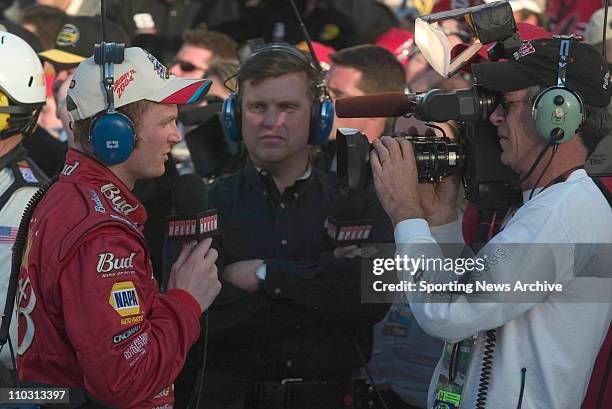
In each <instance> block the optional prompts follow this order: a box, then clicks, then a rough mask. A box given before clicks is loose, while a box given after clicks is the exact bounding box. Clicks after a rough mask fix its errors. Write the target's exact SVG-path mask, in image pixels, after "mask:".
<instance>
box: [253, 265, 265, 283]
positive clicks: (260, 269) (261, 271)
mask: <svg viewBox="0 0 612 409" xmlns="http://www.w3.org/2000/svg"><path fill="white" fill-rule="evenodd" d="M266 273H267V270H266V264H265V263H264V264H260V265H259V266H257V269H255V276H256V277H257V278H259V279H260V280H265V279H266Z"/></svg>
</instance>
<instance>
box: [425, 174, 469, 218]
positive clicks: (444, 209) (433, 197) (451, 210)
mask: <svg viewBox="0 0 612 409" xmlns="http://www.w3.org/2000/svg"><path fill="white" fill-rule="evenodd" d="M460 182H461V176H459V175H451V176H447V177H445V178H444V179H442V180H441V181H440V182H436V183H420V184H419V193H420V196H421V206H422V207H423V210H424V211H425V218H426V219H427V222H428V223H429V225H430V226H440V225H442V224H447V223H450V222H452V221H454V220H456V219H457V207H456V204H457V196H458V195H459V183H460Z"/></svg>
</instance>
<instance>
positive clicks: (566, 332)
mask: <svg viewBox="0 0 612 409" xmlns="http://www.w3.org/2000/svg"><path fill="white" fill-rule="evenodd" d="M562 45H563V46H562ZM568 46H569V57H566V55H567V53H566V52H567V51H568ZM559 67H560V68H559ZM563 67H565V68H563ZM472 72H473V73H475V75H476V76H477V78H478V80H479V82H480V83H481V84H482V85H483V86H484V87H486V88H488V89H491V90H493V91H498V92H500V93H502V97H501V103H500V105H499V106H498V107H497V108H496V109H495V111H494V112H493V113H492V114H491V115H490V121H491V122H492V123H493V124H494V125H495V126H496V127H497V129H498V135H499V138H500V144H501V147H502V150H503V153H502V157H501V159H502V162H503V163H504V164H506V165H508V166H510V167H511V168H512V169H513V170H514V171H516V172H517V173H518V174H519V175H520V176H521V188H522V189H523V191H524V192H523V198H524V204H523V205H522V207H520V208H519V209H518V210H517V211H516V212H515V213H514V215H512V216H511V217H509V219H508V220H506V221H505V222H504V227H503V229H502V231H501V232H500V233H499V234H497V235H496V236H495V237H493V239H492V240H491V241H490V242H489V243H488V244H487V245H486V246H485V247H484V248H483V249H482V250H481V251H480V252H479V253H478V255H477V256H476V259H478V258H480V259H481V260H482V259H483V257H484V256H492V255H497V256H499V255H500V254H501V255H503V256H505V257H503V258H500V257H496V258H495V259H494V260H493V261H494V262H490V261H489V262H486V263H485V265H484V269H481V271H479V274H478V276H479V277H476V275H474V274H473V275H472V276H471V277H466V280H467V282H468V283H473V282H474V280H475V279H478V280H480V282H483V281H486V282H488V283H499V284H508V285H510V288H511V289H513V288H514V289H515V288H516V287H515V285H516V283H517V282H519V281H520V282H523V283H531V284H533V283H536V282H539V283H544V282H547V283H549V284H555V285H556V286H555V287H554V289H551V287H548V288H547V289H544V290H542V291H538V292H533V291H532V292H529V291H526V292H520V291H518V292H516V291H514V292H513V291H509V292H492V293H486V292H482V291H478V290H476V291H475V292H473V293H469V292H460V293H459V294H449V295H448V297H445V298H442V297H441V298H440V299H439V300H438V301H437V302H430V301H431V299H430V298H428V295H427V294H424V293H419V292H411V291H407V292H406V294H407V296H408V299H409V301H410V303H411V307H412V310H413V313H414V314H415V316H416V318H417V320H418V321H419V323H420V324H421V326H422V327H423V328H424V329H425V331H426V332H428V333H430V334H431V335H433V336H436V337H438V338H441V339H444V340H446V341H447V348H446V351H447V353H445V354H444V355H443V357H442V358H441V360H440V362H439V364H438V368H437V371H436V373H435V374H434V377H433V378H432V384H431V387H430V397H429V405H430V406H433V405H434V404H435V405H440V406H438V407H448V406H450V405H451V404H452V405H454V407H459V408H473V407H475V406H477V402H478V403H481V404H483V403H484V402H486V406H487V407H492V408H501V409H505V408H517V407H519V408H520V407H524V408H542V407H546V408H553V409H570V408H571V409H573V408H578V407H580V404H581V402H582V399H583V397H584V394H585V392H586V386H587V383H588V380H589V376H590V374H591V370H592V367H593V362H594V360H595V357H596V354H597V352H598V350H599V348H600V346H601V344H602V341H603V339H604V336H605V333H606V331H607V329H608V325H609V323H610V319H611V318H612V305H611V304H610V294H611V292H612V283H611V280H610V279H609V278H596V277H597V274H598V273H603V274H608V275H609V273H610V272H609V263H610V261H609V260H608V261H606V260H603V258H605V257H606V254H607V255H609V253H610V252H609V250H608V251H607V252H606V249H605V248H603V245H602V244H603V243H612V213H611V212H610V204H609V203H607V202H606V198H605V196H604V194H603V193H602V191H601V189H600V188H599V187H598V186H597V185H596V184H595V183H594V182H593V180H592V179H591V178H590V177H589V176H588V175H587V174H586V172H585V171H584V169H583V167H584V163H585V160H586V158H587V155H588V154H589V153H590V152H591V151H592V150H593V149H594V147H595V146H596V145H597V143H598V142H599V141H600V140H601V138H603V137H604V135H606V134H607V133H608V131H609V130H610V116H609V114H608V112H607V110H606V106H607V105H608V102H609V99H610V96H609V89H610V75H609V73H608V70H607V66H606V63H605V61H603V59H602V58H601V55H599V53H598V52H597V50H595V49H594V48H593V47H592V46H590V45H587V44H584V43H579V42H578V41H577V40H575V39H559V38H555V39H550V38H546V39H537V40H531V41H525V42H523V43H522V45H521V47H520V49H519V50H518V51H517V52H516V53H514V54H513V57H512V58H511V59H509V60H507V61H499V62H488V63H482V64H475V65H473V66H472ZM558 83H560V84H565V86H567V88H561V89H557V88H551V89H548V87H554V86H556V85H557V84H558ZM544 90H546V92H545V93H543V92H542V91H544ZM570 90H571V91H570ZM578 100H581V103H580V104H577V102H576V101H578ZM534 103H537V106H536V108H537V109H536V110H535V113H534V114H533V115H534V117H535V118H537V120H536V119H534V117H532V108H533V107H534ZM577 105H581V107H577ZM581 111H582V113H584V118H582V113H581ZM564 121H565V122H564ZM570 124H571V125H570ZM374 145H375V152H374V153H372V155H371V163H372V168H373V172H374V181H375V185H376V187H377V191H378V194H379V197H380V199H381V203H382V204H383V206H384V207H385V209H386V210H387V212H388V214H389V216H390V217H391V219H392V221H393V223H394V224H395V239H396V243H397V245H398V254H400V255H411V254H419V255H423V257H424V258H427V259H429V258H433V259H440V258H443V255H442V252H441V250H440V248H439V247H438V245H437V243H439V242H457V243H461V242H462V238H461V237H460V233H459V232H460V229H459V223H458V221H457V214H456V211H455V207H454V206H455V201H456V196H457V190H458V181H457V180H455V179H454V178H453V177H449V178H446V179H444V180H443V181H442V182H441V183H439V184H437V185H435V186H432V185H429V184H428V185H424V186H419V185H418V183H417V174H416V166H415V163H414V153H413V149H412V146H411V145H410V144H409V143H407V142H406V141H403V140H399V141H398V140H394V139H391V138H383V139H382V141H375V142H374ZM511 243H525V244H523V245H522V246H519V245H512V244H511ZM550 243H556V244H550ZM576 243H589V244H587V245H580V246H578V245H576ZM499 251H501V252H503V253H499ZM606 263H608V265H607V268H606V265H605V264H606ZM588 276H591V277H588ZM577 277H579V278H577ZM599 277H601V276H599ZM403 278H404V279H405V280H408V281H410V282H415V283H416V282H419V283H420V282H422V280H425V281H427V282H428V283H438V284H449V283H450V284H452V283H453V282H457V278H458V276H457V275H456V274H455V273H454V272H443V271H435V270H420V271H414V270H411V269H406V270H405V271H404V273H403ZM558 285H560V286H561V290H559V287H558ZM455 346H456V347H458V348H455ZM485 353H486V355H485ZM457 362H459V364H458V365H456V364H457ZM455 381H456V382H455ZM479 388H480V391H479ZM444 404H446V405H447V406H443V405H444ZM521 405H522V406H521ZM482 406H483V407H484V404H483V405H482Z"/></svg>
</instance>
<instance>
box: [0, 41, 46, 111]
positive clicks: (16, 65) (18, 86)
mask: <svg viewBox="0 0 612 409" xmlns="http://www.w3.org/2000/svg"><path fill="white" fill-rule="evenodd" d="M0 92H2V93H4V94H5V95H6V96H8V97H9V98H10V99H12V100H13V101H15V102H17V103H19V104H41V103H44V102H45V98H46V95H47V89H46V87H45V73H44V70H43V66H42V64H41V63H40V59H39V58H38V55H37V54H36V52H35V51H34V50H33V49H32V47H30V46H29V45H28V43H26V42H25V41H24V40H22V39H21V38H20V37H18V36H16V35H15V34H11V33H8V32H4V31H0Z"/></svg>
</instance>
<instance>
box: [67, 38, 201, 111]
mask: <svg viewBox="0 0 612 409" xmlns="http://www.w3.org/2000/svg"><path fill="white" fill-rule="evenodd" d="M113 70H114V75H113V77H114V79H115V84H114V87H113V88H114V89H113V97H114V104H115V108H119V107H122V106H124V105H127V104H131V103H132V102H136V101H141V100H147V101H153V102H160V103H163V104H190V103H193V102H198V101H199V100H200V99H201V98H202V97H203V96H204V95H206V93H207V92H208V90H209V89H210V86H211V85H212V81H210V80H206V79H192V78H180V77H176V76H174V75H172V74H170V72H169V70H168V69H167V68H166V67H165V66H164V65H163V64H162V63H160V62H159V61H158V60H157V58H155V57H154V56H153V55H151V54H149V53H148V52H147V51H145V50H143V49H142V48H138V47H129V48H126V49H125V56H124V60H123V62H122V63H121V64H114V65H113ZM102 79H103V78H102V66H101V65H98V64H96V63H95V62H94V57H93V56H92V57H89V58H88V59H86V60H84V61H83V62H81V63H80V64H79V66H78V68H77V70H76V72H75V74H74V78H73V79H72V82H71V84H70V88H69V89H68V97H69V99H68V101H70V100H71V102H73V103H71V102H68V113H69V114H70V117H71V118H72V120H73V121H78V120H81V119H86V118H89V117H92V116H94V115H96V114H97V113H98V112H100V111H104V110H106V109H107V108H108V101H107V100H106V92H105V90H104V85H103V84H102Z"/></svg>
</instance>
